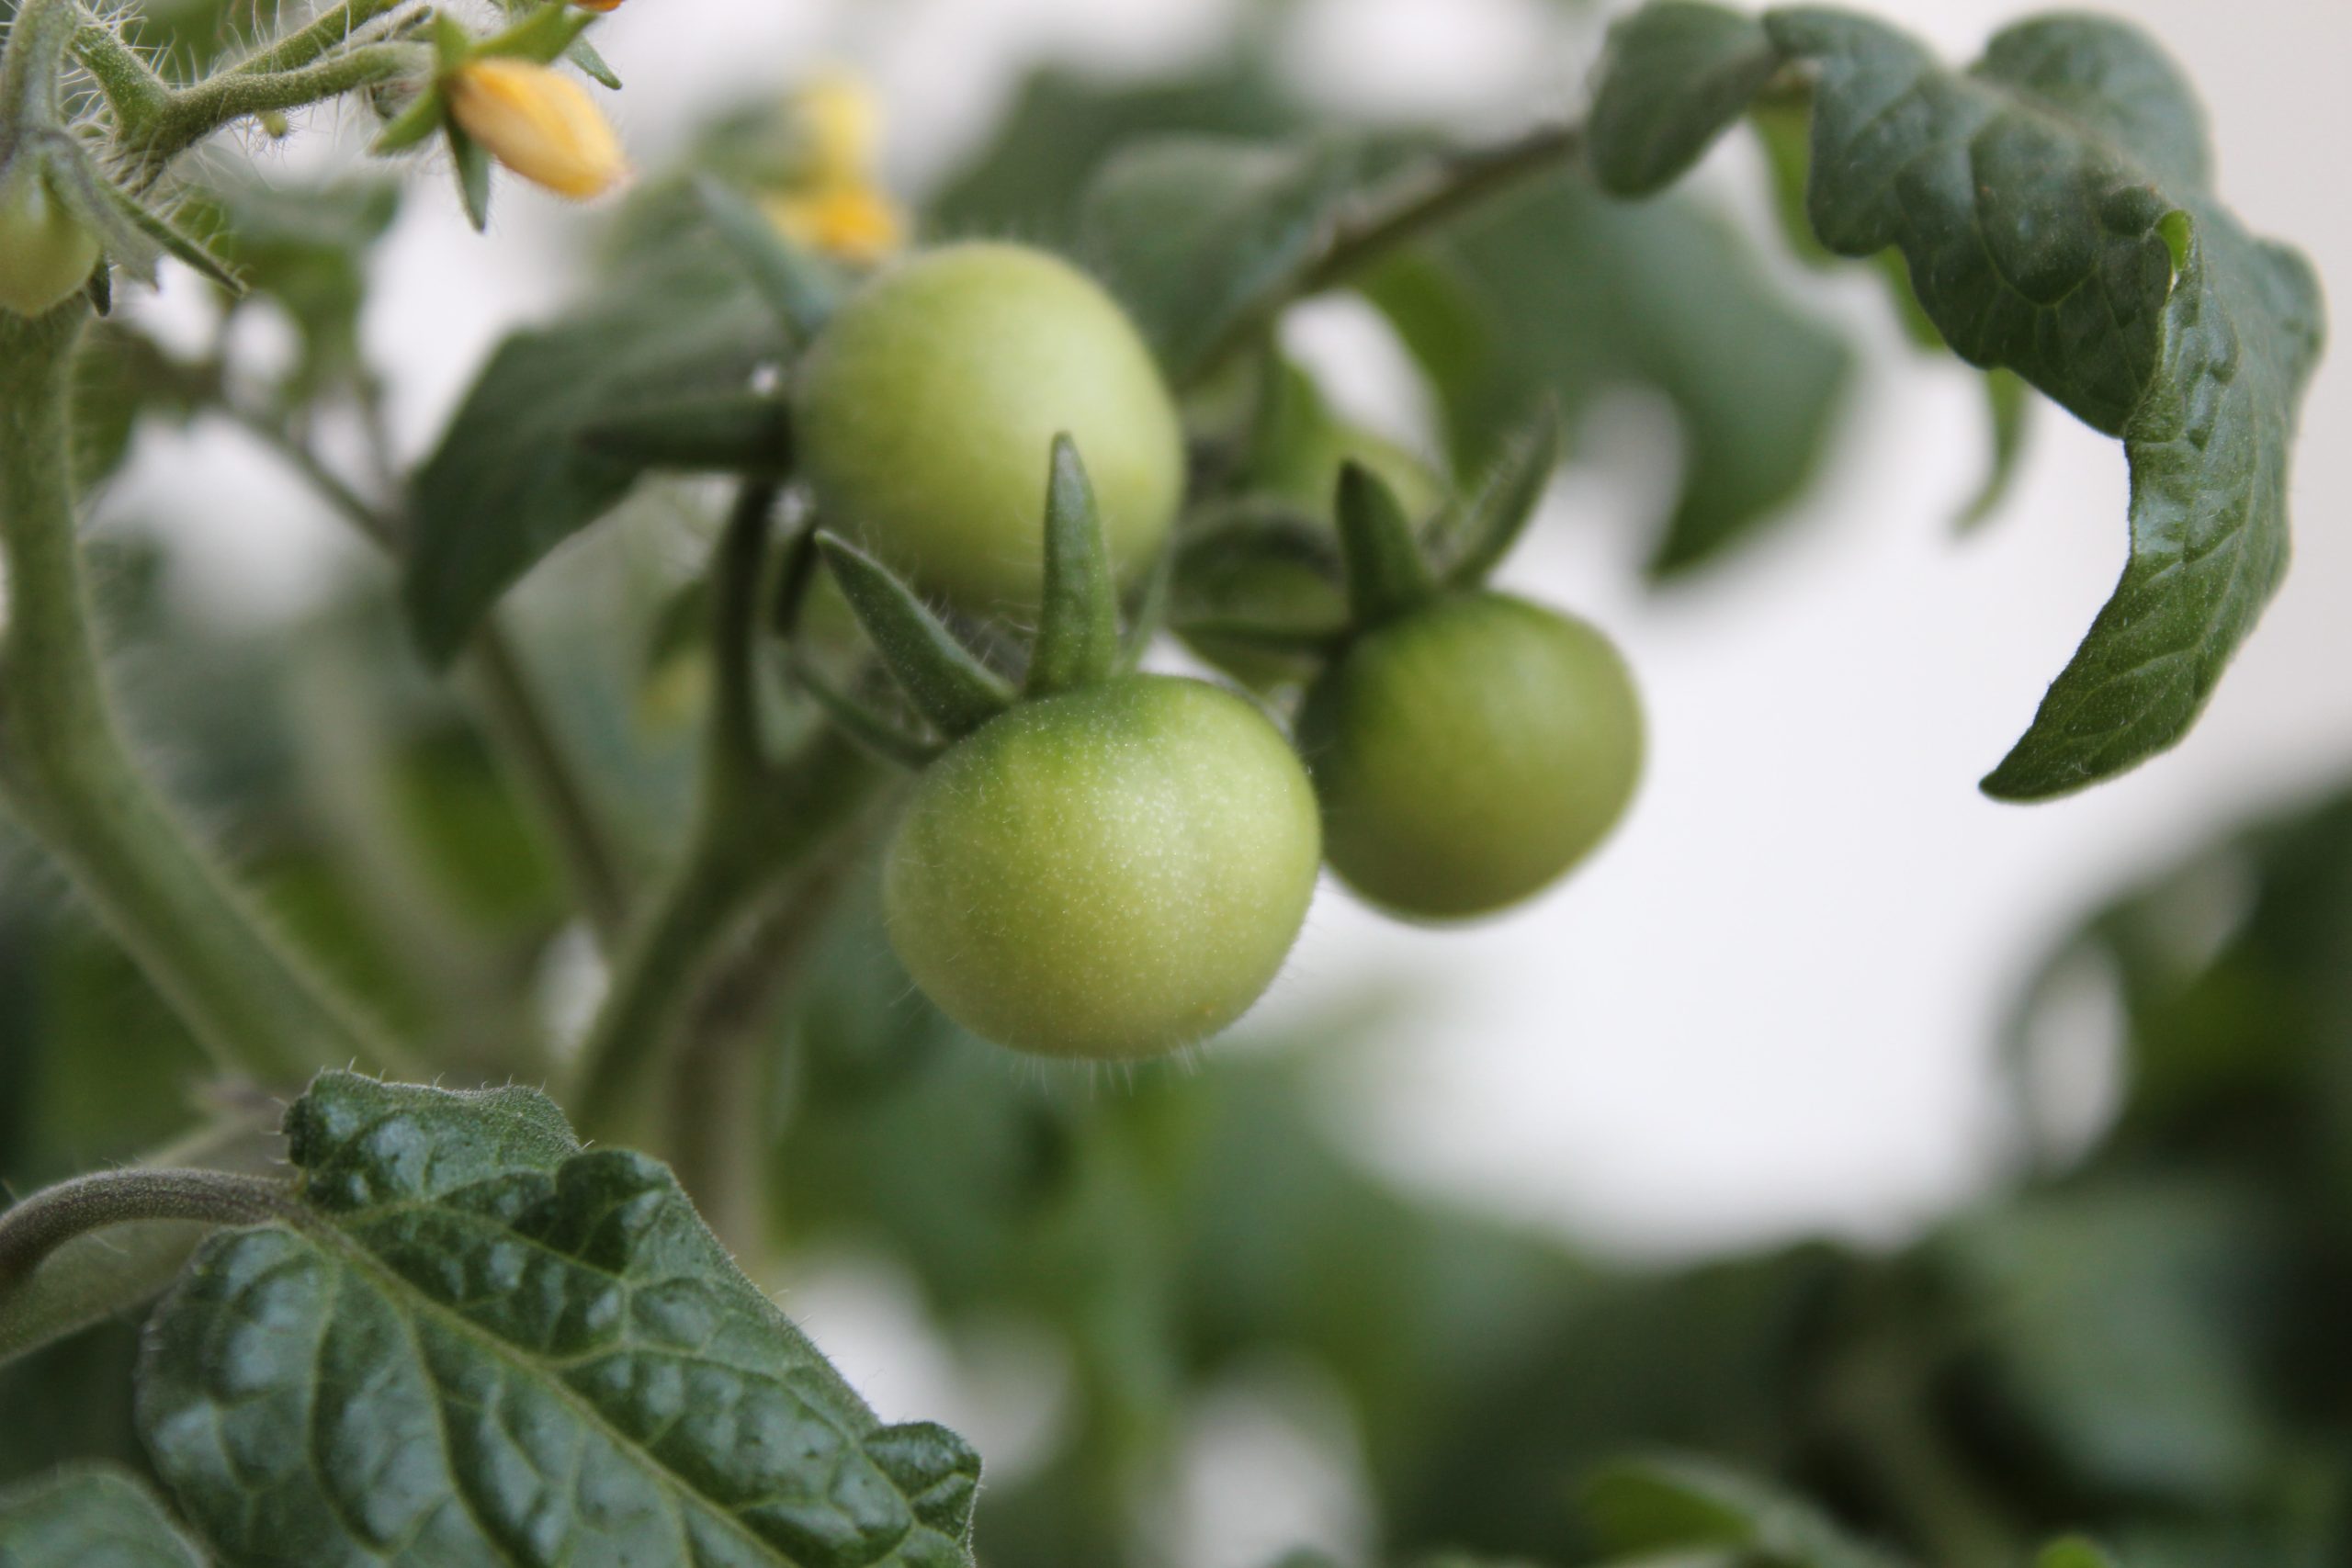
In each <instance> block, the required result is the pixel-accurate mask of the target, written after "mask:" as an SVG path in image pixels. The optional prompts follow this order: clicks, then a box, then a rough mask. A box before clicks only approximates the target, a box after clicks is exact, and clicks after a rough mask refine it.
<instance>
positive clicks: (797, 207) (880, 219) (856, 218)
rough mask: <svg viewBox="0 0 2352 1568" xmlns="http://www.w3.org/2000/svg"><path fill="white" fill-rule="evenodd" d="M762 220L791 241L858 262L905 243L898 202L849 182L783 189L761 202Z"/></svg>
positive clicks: (884, 254) (885, 254) (872, 259)
mask: <svg viewBox="0 0 2352 1568" xmlns="http://www.w3.org/2000/svg"><path fill="white" fill-rule="evenodd" d="M764 205H765V206H766V208H767V214H768V219H769V220H770V221H771V222H773V223H775V226H776V228H777V230H778V231H780V232H781V233H782V234H783V235H784V237H785V238H786V239H787V240H790V241H791V242H792V243H794V244H796V245H801V246H805V247H806V248H807V249H809V250H812V251H815V252H817V253H818V254H820V255H828V256H834V257H837V258H839V259H840V260H842V261H846V262H856V263H859V264H860V265H866V264H871V263H874V262H878V261H881V260H883V259H884V258H886V257H888V255H889V254H891V253H892V252H894V251H896V250H897V249H898V248H899V246H900V245H902V244H904V243H906V238H907V225H906V220H905V219H904V218H902V217H900V216H899V209H898V205H897V204H896V203H895V202H893V201H892V200H891V199H890V198H889V197H887V196H885V195H883V194H882V193H881V192H880V191H878V190H876V189H875V188H874V187H873V186H869V185H865V184H862V183H859V182H855V181H843V182H842V183H841V184H838V185H825V186H816V187H814V188H812V189H806V190H792V191H785V192H783V193H781V194H779V195H776V196H773V197H769V198H768V199H767V201H766V203H765V204H764Z"/></svg>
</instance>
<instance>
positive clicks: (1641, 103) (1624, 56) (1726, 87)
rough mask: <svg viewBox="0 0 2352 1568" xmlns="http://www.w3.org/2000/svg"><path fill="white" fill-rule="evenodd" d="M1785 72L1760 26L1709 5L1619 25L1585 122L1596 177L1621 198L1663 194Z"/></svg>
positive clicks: (1649, 10) (1660, 7) (1650, 9)
mask: <svg viewBox="0 0 2352 1568" xmlns="http://www.w3.org/2000/svg"><path fill="white" fill-rule="evenodd" d="M1781 64H1782V62H1781V51H1779V50H1778V49H1776V48H1774V47H1773V44H1772V40H1771V39H1770V36H1768V35H1767V34H1766V32H1765V31H1764V26H1763V24H1762V23H1761V22H1758V20H1757V19H1756V18H1755V17H1750V16H1747V15H1746V14H1745V13H1742V12H1739V11H1733V10H1728V9H1726V8H1724V7H1723V6H1713V5H1707V4H1703V3H1702V0H1653V3H1652V4H1650V5H1647V6H1643V7H1641V8H1640V9H1639V10H1637V11H1634V12H1632V13H1630V14H1628V15H1627V16H1624V17H1621V18H1619V19H1618V21H1617V22H1616V24H1615V25H1614V26H1612V27H1611V28H1610V29H1609V46H1608V50H1607V51H1606V52H1605V53H1604V54H1603V55H1602V57H1601V62H1600V72H1599V82H1600V85H1599V87H1598V89H1597V90H1596V91H1595V93H1594V95H1593V102H1592V111H1591V113H1590V115H1589V117H1588V118H1587V122H1586V138H1587V142H1586V146H1587V154H1586V155H1587V160H1588V162H1589V164H1590V166H1591V169H1592V175H1593V178H1594V179H1596V180H1598V181H1599V182H1600V187H1601V188H1602V189H1603V190H1606V191H1610V192H1611V193H1613V194H1615V195H1618V196H1647V195H1649V194H1650V193H1652V192H1654V191H1657V190H1661V189H1664V188H1665V187H1666V186H1668V185H1670V184H1671V183H1673V182H1674V181H1675V180H1677V179H1679V178H1680V177H1681V176H1682V175H1684V174H1686V173H1688V172H1689V170H1690V168H1691V164H1695V163H1697V162H1698V161H1699V158H1700V156H1701V154H1702V153H1704V152H1706V150H1707V147H1708V145H1709V144H1710V143H1712V142H1713V141H1714V140H1715V138H1716V137H1717V136H1719V135H1721V134H1722V133H1723V131H1724V128H1725V127H1727V126H1729V125H1730V124H1731V123H1732V122H1733V121H1734V120H1736V119H1737V118H1739V117H1740V116H1741V115H1743V114H1745V113H1747V106H1748V103H1749V101H1750V100H1752V99H1753V98H1754V97H1755V96H1756V95H1757V94H1758V92H1759V91H1761V90H1762V88H1763V86H1764V84H1766V83H1767V82H1769V81H1770V80H1771V79H1772V77H1773V76H1774V75H1775V74H1776V73H1779V71H1780V70H1781Z"/></svg>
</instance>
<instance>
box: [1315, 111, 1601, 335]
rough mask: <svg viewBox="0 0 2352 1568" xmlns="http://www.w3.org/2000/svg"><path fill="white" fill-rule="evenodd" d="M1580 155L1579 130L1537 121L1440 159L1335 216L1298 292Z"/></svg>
mask: <svg viewBox="0 0 2352 1568" xmlns="http://www.w3.org/2000/svg"><path fill="white" fill-rule="evenodd" d="M1583 156H1584V128H1583V127H1582V126H1580V125H1571V124H1566V123H1558V124H1551V125H1541V126H1537V127H1536V128H1535V129H1534V130H1530V131H1527V132H1525V133H1524V134H1522V135H1520V136H1518V137H1514V138H1513V139H1512V140H1510V141H1504V142H1498V143H1497V144H1495V145H1494V146H1491V147H1476V148H1471V149H1469V150H1467V151H1465V152H1457V153H1455V154H1453V155H1452V156H1450V157H1447V158H1444V159H1442V160H1440V161H1439V162H1438V164H1437V165H1436V166H1435V167H1434V168H1432V169H1431V170H1430V171H1429V173H1428V174H1427V175H1424V176H1423V177H1421V178H1419V179H1417V180H1415V181H1413V182H1412V183H1411V184H1410V185H1409V186H1405V187H1404V188H1402V189H1399V190H1397V191H1394V192H1392V193H1389V194H1388V195H1387V196H1386V197H1385V199H1384V200H1382V201H1380V202H1379V203H1377V204H1376V205H1374V206H1373V207H1371V208H1369V209H1366V210H1365V211H1363V212H1362V213H1359V214H1356V215H1355V216H1353V217H1351V218H1350V219H1349V220H1345V221H1343V222H1342V223H1341V224H1340V227H1339V228H1338V230H1337V231H1335V232H1334V233H1333V234H1332V236H1331V239H1330V242H1329V243H1328V244H1327V245H1326V246H1325V247H1324V250H1323V254H1322V257H1321V259H1320V260H1318V261H1317V263H1316V264H1315V265H1314V266H1313V267H1312V268H1310V269H1309V270H1308V272H1307V274H1306V281H1305V283H1304V285H1303V286H1302V287H1301V288H1300V289H1299V292H1300V293H1302V294H1315V293H1319V292H1321V291H1322V290H1324V289H1327V288H1337V287H1338V286H1340V284H1342V283H1345V282H1347V281H1348V280H1349V279H1350V278H1351V277H1352V276H1355V275H1356V274H1357V273H1358V272H1360V271H1362V270H1363V268H1365V267H1367V266H1369V265H1372V264H1373V263H1374V262H1376V261H1379V260H1380V259H1382V258H1383V257H1385V256H1386V255H1388V254H1390V253H1391V252H1394V251H1397V250H1398V249H1401V248H1402V247H1404V246H1406V245H1408V244H1410V243H1412V242H1414V241H1415V240H1418V239H1419V238H1421V236H1423V235H1424V234H1427V233H1429V232H1430V231H1432V230H1435V229H1439V228H1442V227H1443V226H1444V225H1445V224H1447V223H1450V222H1453V220H1456V219H1458V218H1460V217H1461V216H1462V215H1463V214H1464V212H1467V211H1470V210H1472V209H1476V208H1477V207H1480V206H1483V205H1484V204H1485V203H1487V202H1488V201H1491V200H1494V199H1495V198H1497V197H1500V196H1504V195H1507V194H1508V193H1510V192H1511V191H1513V190H1516V189H1518V188H1519V187H1520V186H1522V185H1525V184H1526V183H1528V182H1529V181H1531V180H1535V179H1540V178H1542V177H1543V176H1544V175H1550V174H1556V173H1558V172H1559V171H1560V170H1562V169H1564V168H1566V167H1567V166H1568V165H1570V164H1575V163H1576V162H1577V161H1578V160H1579V159H1581V158H1582V157H1583Z"/></svg>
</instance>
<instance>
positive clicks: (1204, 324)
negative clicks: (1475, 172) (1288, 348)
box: [1078, 137, 1395, 385]
mask: <svg viewBox="0 0 2352 1568" xmlns="http://www.w3.org/2000/svg"><path fill="white" fill-rule="evenodd" d="M1394 164H1395V160H1394V158H1393V157H1384V156H1382V155H1380V154H1379V153H1378V152H1376V151H1375V150H1374V149H1373V148H1371V147H1370V146H1368V145H1367V144H1366V143H1364V142H1363V141H1360V140H1331V141H1309V142H1305V143H1301V144H1295V145H1290V144H1278V143H1263V142H1251V141H1232V140H1227V139H1222V138H1209V137H1177V138H1169V139H1164V140H1158V141H1147V142H1142V143H1138V144H1137V145H1136V146H1135V147H1133V148H1131V149H1129V150H1127V151H1125V152H1121V153H1119V154H1117V155H1116V156H1114V157H1113V158H1112V159H1110V160H1109V161H1108V162H1106V163H1105V164H1104V165H1103V169H1102V171H1101V172H1100V173H1099V174H1098V175H1096V176H1095V178H1094V181H1093V183H1092V184H1091V186H1089V187H1088V188H1087V192H1086V196H1085V199H1084V202H1083V204H1082V206H1081V209H1080V219H1079V240H1078V243H1079V250H1080V254H1081V255H1082V256H1083V257H1084V258H1085V260H1086V261H1087V262H1088V264H1089V265H1091V266H1092V267H1093V269H1094V270H1095V272H1096V273H1098V274H1099V275H1100V276H1102V278H1103V281H1104V282H1105V283H1106V284H1108V285H1109V286H1110V288H1111V291H1112V292H1113V293H1114V294H1116V295H1117V296H1118V297H1119V298H1120V299H1121V300H1122V301H1123V302H1124V303H1125V305H1126V307H1127V310H1128V311H1129V313H1130V314H1132V315H1133V316H1134V317H1135V318H1136V324H1137V325H1138V326H1140V327H1141V328H1142V329H1143V334H1144V337H1145V339H1146V340H1147V341H1148V342H1149V343H1150V344H1151V346H1152V350H1153V352H1154V353H1155V354H1157V355H1159V362H1160V366H1161V367H1162V368H1163V369H1165V370H1166V371H1167V373H1168V377H1169V379H1170V380H1171V381H1174V382H1176V383H1177V384H1179V385H1182V384H1183V383H1185V382H1187V381H1190V380H1192V379H1193V378H1194V377H1196V376H1198V375H1199V374H1200V373H1201V372H1202V371H1204V370H1205V369H1207V368H1208V367H1209V366H1210V365H1211V364H1213V363H1214V362H1215V361H1216V358H1217V356H1218V355H1219V354H1220V352H1221V351H1222V350H1223V349H1225V348H1227V347H1228V346H1229V345H1231V344H1234V343H1235V342H1237V341H1238V339H1239V338H1240V337H1241V336H1242V335H1243V334H1245V333H1248V332H1249V331H1250V329H1252V328H1253V327H1256V326H1260V325H1262V324H1264V323H1265V322H1266V321H1270V320H1271V319H1272V316H1273V313H1274V312H1275V311H1276V310H1280V309H1281V307H1282V306H1283V305H1284V304H1287V303H1288V302H1289V301H1290V299H1292V297H1293V296H1294V295H1295V294H1296V293H1297V292H1298V290H1299V288H1301V286H1302V285H1303V284H1305V283H1306V280H1307V278H1308V276H1309V275H1310V274H1311V272H1312V271H1313V269H1314V267H1315V265H1316V264H1317V262H1318V261H1320V260H1321V259H1322V256H1323V254H1324V251H1325V249H1326V247H1327V244H1328V242H1329V238H1330V234H1331V229H1332V225H1333V223H1334V221H1335V220H1337V218H1338V217H1339V215H1340V212H1341V211H1342V210H1343V209H1345V208H1346V207H1347V206H1348V205H1349V204H1350V203H1351V202H1352V201H1354V200H1356V199H1357V198H1359V197H1362V196H1363V194H1364V193H1365V191H1366V190H1368V189H1370V188H1372V187H1373V186H1375V185H1376V184H1377V183H1379V181H1380V179H1381V178H1382V176H1383V175H1385V174H1387V173H1388V172H1389V171H1390V170H1391V169H1393V167H1394Z"/></svg>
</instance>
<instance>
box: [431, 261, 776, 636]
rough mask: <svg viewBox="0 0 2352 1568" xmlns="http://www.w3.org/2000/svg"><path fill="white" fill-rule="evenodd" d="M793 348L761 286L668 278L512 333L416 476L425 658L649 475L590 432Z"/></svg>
mask: <svg viewBox="0 0 2352 1568" xmlns="http://www.w3.org/2000/svg"><path fill="white" fill-rule="evenodd" d="M785 347H786V344H785V343H784V341H783V337H782V334H781V333H780V332H779V330H778V329H777V327H776V325H775V321H774V320H773V318H772V317H771V316H770V315H769V313H768V312H767V310H765V309H764V308H763V306H762V305H761V304H760V302H759V301H758V300H757V299H756V298H754V297H753V296H752V294H751V292H750V290H749V289H748V288H745V287H742V286H741V285H740V284H738V285H737V286H736V287H734V288H729V289H723V290H721V289H714V290H711V291H709V292H695V291H689V290H687V289H684V288H678V287H674V286H673V284H672V283H670V282H665V281H664V280H663V279H662V277H661V276H658V275H656V276H649V277H646V278H644V279H642V280H641V283H640V285H639V287H637V288H633V289H632V290H630V291H629V292H628V294H626V295H622V296H616V297H609V298H607V299H605V300H604V301H602V302H600V303H592V304H591V305H590V306H588V307H587V308H585V309H583V310H580V311H578V312H576V313H574V314H572V315H571V316H569V317H566V318H565V319H563V320H561V321H557V322H555V323H553V324H551V325H549V326H546V327H540V328H535V329H532V330H530V331H526V332H523V333H516V334H515V336H513V337H510V338H508V339H507V340H506V341H505V343H503V344H501V345H500V347H499V349H498V351H497V353H496V354H494V355H492V357H491V361H490V364H489V366H488V367H487V368H485V369H484V370H483V372H482V374H481V378H479V379H478V380H477V381H476V382H475V383H474V386H473V389H472V390H470V391H469V392H468V393H467V395H466V399H465V400H464V402H463V403H462V404H461V405H460V406H459V407H458V412H457V414H456V416H455V417H454V418H453V419H452V420H451V421H450V424H449V429H448V431H447V434H444V435H443V437H442V439H441V444H440V446H438V447H437V448H436V449H435V451H434V453H433V455H432V456H431V457H428V458H427V459H426V460H425V463H424V467H423V468H421V469H419V470H418V473H417V476H416V486H415V506H414V513H413V515H414V519H415V533H414V536H413V540H412V542H411V549H410V553H409V558H408V560H407V562H406V577H405V581H404V582H403V584H402V597H403V600H404V602H405V604H406V605H407V609H408V613H409V618H410V624H411V626H413V628H414V630H415V632H416V636H417V639H418V641H419V643H420V645H421V646H422V647H423V649H424V653H425V656H426V657H427V658H428V659H430V660H433V661H434V662H435V663H437V664H446V663H447V662H448V661H449V660H451V659H453V658H455V657H456V656H457V654H458V652H459V651H460V650H462V649H464V647H465V646H466V644H467V642H468V641H469V639H470V638H471V637H472V635H473V633H474V630H475V628H476V627H477V626H479V625H480V624H481V618H482V616H483V615H485V614H487V613H488V612H489V610H490V608H491V606H492V604H495V603H497V601H498V599H499V598H500V596H501V595H503V593H504V592H506V590H507V589H508V588H509V587H511V586H512V585H513V584H514V583H515V581H517V580H518V579H520V578H521V577H522V576H523V574H524V573H526V571H528V570H530V569H531V568H532V567H533V566H534V565H536V564H537V562H538V561H539V559H540V558H543V557H544V556H546V555H547V553H548V551H550V550H552V549H554V548H555V547H557V546H558V545H560V544H561V543H563V541H564V540H566V539H568V538H570V537H571V536H572V535H573V534H575V533H577V532H578V531H579V530H580V529H582V528H583V527H586V526H587V525H589V524H591V523H593V522H594V521H595V520H596V519H597V518H599V517H601V516H603V515H604V514H605V513H606V512H608V511H610V510H611V509H612V508H613V507H614V506H615V505H616V504H617V503H618V502H620V500H621V498H622V497H624V496H625V495H627V494H628V491H630V489H631V488H633V487H634V486H635V484H636V482H637V479H638V477H639V471H640V470H639V467H638V465H637V464H635V463H633V462H628V461H624V460H622V459H620V458H617V457H614V456H612V455H611V454H609V453H608V452H606V451H605V450H602V449H600V448H598V447H596V446H593V445H592V444H590V443H589V442H588V441H587V440H586V439H585V436H586V434H587V433H588V432H589V431H591V430H593V429H594V427H596V426H598V425H600V424H604V423H608V422H610V421H614V420H619V419H626V418H628V417H630V416H632V415H634V414H637V413H639V412H642V411H644V410H646V409H648V408H651V407H656V406H660V405H662V404H664V403H667V402H671V401H673V400H678V399H680V398H692V397H695V396H703V395H712V394H722V393H726V392H730V391H738V390H742V389H748V388H749V386H750V384H751V380H752V375H753V373H754V372H755V371H756V370H757V369H758V368H759V367H761V366H763V365H773V364H775V363H777V362H779V361H780V359H781V358H782V356H783V354H784V352H785Z"/></svg>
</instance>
